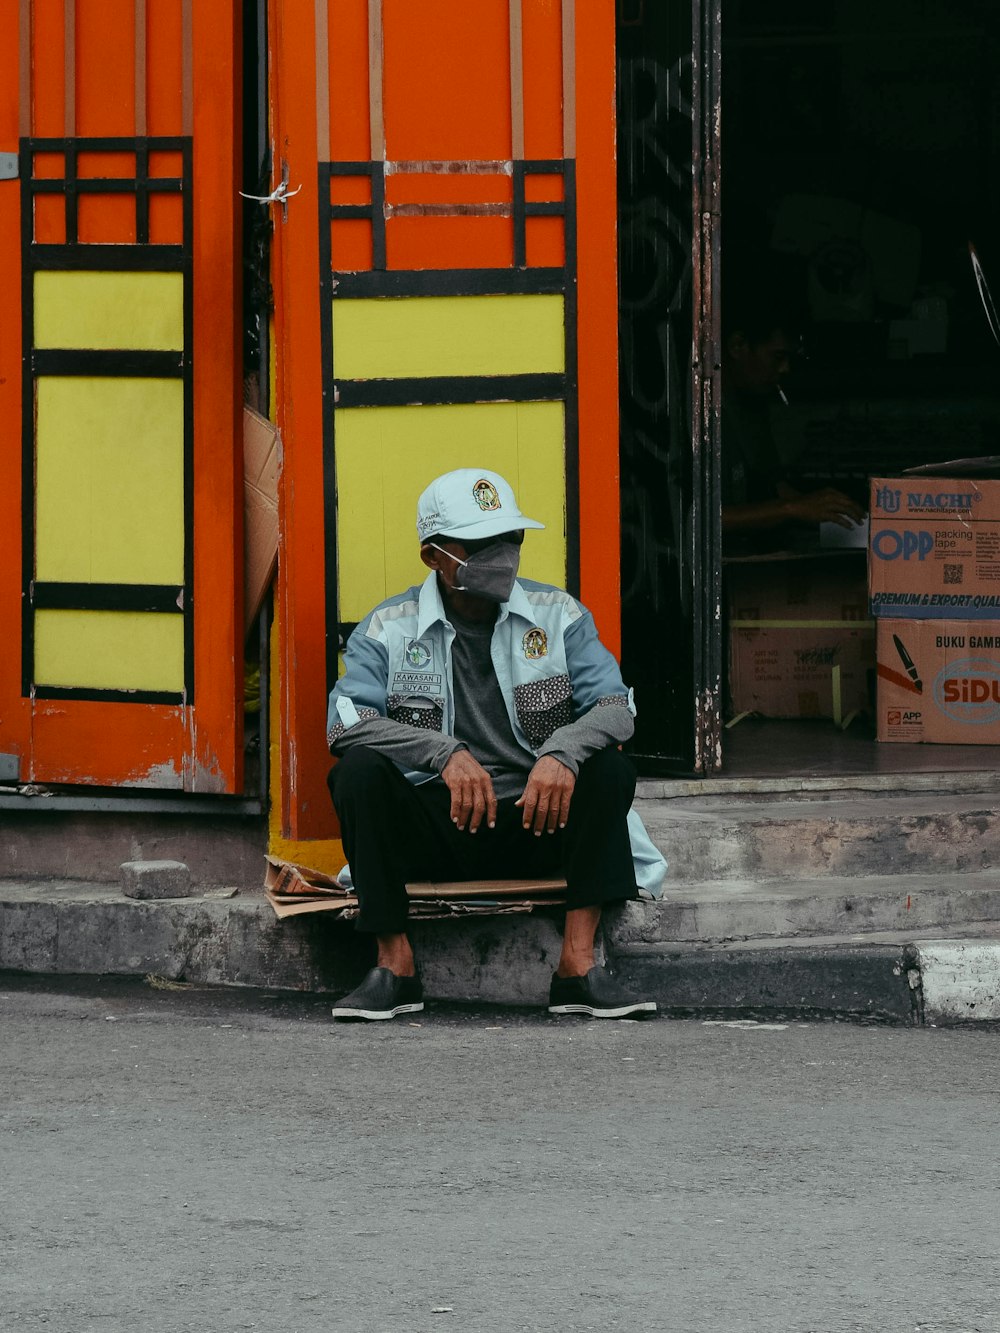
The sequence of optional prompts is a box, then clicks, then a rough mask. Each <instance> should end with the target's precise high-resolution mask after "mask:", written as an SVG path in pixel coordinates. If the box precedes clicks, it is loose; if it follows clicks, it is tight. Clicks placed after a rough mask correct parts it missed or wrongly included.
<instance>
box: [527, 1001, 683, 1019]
mask: <svg viewBox="0 0 1000 1333" xmlns="http://www.w3.org/2000/svg"><path fill="white" fill-rule="evenodd" d="M549 1013H550V1014H589V1015H590V1017H591V1018H626V1017H627V1016H628V1015H629V1014H655V1013H656V1001H655V1000H640V1001H638V1003H636V1004H623V1005H620V1006H619V1008H617V1009H598V1008H597V1007H596V1006H594V1005H591V1004H550V1005H549Z"/></svg>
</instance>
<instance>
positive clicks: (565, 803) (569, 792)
mask: <svg viewBox="0 0 1000 1333" xmlns="http://www.w3.org/2000/svg"><path fill="white" fill-rule="evenodd" d="M572 798H573V788H572V786H566V787H564V788H563V792H562V799H561V800H560V802H559V827H560V828H565V827H566V824H567V821H568V820H569V803H570V801H571V800H572Z"/></svg>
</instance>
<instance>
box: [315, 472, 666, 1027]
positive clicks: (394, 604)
mask: <svg viewBox="0 0 1000 1333" xmlns="http://www.w3.org/2000/svg"><path fill="white" fill-rule="evenodd" d="M544 526H545V525H544V524H543V523H540V522H538V521H537V520H535V519H531V518H527V517H526V516H525V515H524V514H522V512H521V510H520V509H519V507H518V504H517V500H516V498H515V495H514V492H513V490H512V489H511V487H510V486H509V485H508V483H507V482H506V481H505V480H504V478H503V477H501V476H500V475H499V474H497V473H496V472H493V471H490V470H489V469H486V468H471V469H470V468H464V469H460V470H458V471H455V472H449V473H446V474H445V475H444V476H441V477H438V478H437V480H435V481H433V482H431V484H430V485H429V486H428V487H427V489H426V490H425V491H424V492H423V494H422V495H421V496H420V499H419V502H418V505H417V534H418V538H419V542H420V558H421V560H422V561H423V563H424V564H425V565H426V566H427V568H428V570H429V573H428V574H427V577H426V579H425V580H424V582H423V583H422V584H420V585H417V586H415V587H413V588H409V589H408V590H407V591H406V592H403V593H400V594H399V595H398V596H396V597H391V598H389V600H388V601H386V602H383V603H382V604H381V605H380V606H378V607H376V608H375V610H373V611H372V612H371V614H370V615H368V616H367V617H366V618H365V619H364V620H363V621H362V622H361V623H360V624H359V625H358V627H357V629H356V630H355V631H354V633H353V634H352V635H351V637H350V640H349V641H348V644H347V649H346V653H345V660H344V673H343V675H342V676H341V678H340V680H339V681H338V683H337V686H336V688H335V689H334V690H333V692H332V694H331V696H330V706H329V715H328V726H327V739H328V742H329V745H330V749H331V751H332V753H333V754H334V755H335V756H337V759H338V762H337V763H336V764H334V766H333V769H332V771H331V773H330V779H329V785H330V792H331V796H332V798H333V804H334V807H335V809H336V811H337V815H338V818H339V820H340V827H341V836H342V838H343V842H344V850H345V852H346V854H347V858H348V862H349V866H350V873H351V878H352V882H353V885H354V889H355V892H356V893H357V895H358V899H359V916H358V920H357V922H356V925H357V929H358V930H359V931H361V932H362V933H363V934H364V935H367V936H369V937H374V940H375V944H376V948H377V958H376V965H375V966H374V967H373V968H372V969H371V970H370V971H369V972H368V974H367V976H366V977H365V978H364V980H363V981H362V982H361V984H360V986H358V988H357V989H356V990H354V991H352V992H351V994H349V995H347V996H345V997H344V998H343V999H342V1000H340V1001H339V1002H338V1003H337V1004H335V1005H334V1007H333V1015H334V1017H335V1018H352V1019H389V1018H394V1017H395V1016H396V1015H397V1014H403V1013H414V1012H417V1011H419V1010H421V1009H422V1008H423V990H422V986H421V982H420V979H419V976H418V974H417V968H416V965H415V961H414V956H413V950H412V948H411V946H410V941H409V937H408V935H407V914H408V902H407V895H406V887H405V886H406V883H407V881H408V880H409V881H413V880H431V881H435V880H436V881H444V882H447V881H456V880H483V879H487V880H488V879H502V878H519V879H525V878H536V877H564V878H565V880H566V883H567V889H566V909H567V910H566V924H565V930H564V934H563V942H562V952H561V956H560V958H559V962H558V966H557V968H556V970H555V973H554V975H553V977H552V980H551V986H550V989H549V1012H550V1013H554V1014H574V1013H583V1014H589V1015H592V1016H593V1017H595V1018H622V1017H625V1016H626V1015H632V1014H643V1013H652V1012H655V1010H656V1004H655V1002H654V1001H652V1000H650V999H646V998H641V997H639V996H636V995H632V994H630V993H629V992H628V991H626V990H625V989H624V988H623V987H622V986H621V985H620V984H619V983H618V982H617V980H616V979H615V978H613V977H612V976H611V974H610V973H609V972H608V971H606V970H605V969H604V968H602V967H600V966H598V965H597V964H596V962H595V958H594V938H595V933H596V930H597V926H598V923H599V920H600V916H601V911H602V908H604V907H605V906H607V905H609V904H617V903H620V902H622V901H624V900H626V899H629V898H635V897H637V896H638V892H637V887H636V879H635V871H634V865H633V860H632V849H631V845H630V833H629V827H628V823H627V817H628V815H629V810H630V808H631V805H632V798H633V795H634V791H635V769H634V767H633V765H632V762H631V760H630V759H629V758H628V757H627V756H626V755H624V754H623V753H622V751H621V749H620V747H621V745H622V744H623V742H625V741H627V740H628V739H629V738H630V737H631V735H632V731H633V715H634V708H633V705H632V695H631V691H630V690H628V689H627V688H626V687H625V685H624V684H623V682H622V678H621V674H620V671H619V668H618V664H617V662H616V661H615V659H614V657H613V656H612V655H611V653H610V652H609V651H608V650H607V649H606V648H605V647H604V646H603V644H602V643H601V642H600V639H599V638H598V635H597V629H596V627H595V625H594V621H593V618H592V616H591V615H590V613H589V612H588V611H587V610H586V608H585V607H583V606H582V605H581V604H580V603H579V602H578V601H577V600H576V599H575V598H574V597H571V596H570V595H569V594H568V593H567V592H564V591H563V590H562V589H559V588H555V587H551V586H549V585H547V584H542V583H535V582H533V581H531V580H528V579H519V578H518V577H517V574H518V566H519V560H520V555H521V545H522V542H523V540H524V537H525V532H526V531H527V530H531V529H539V528H543V527H544Z"/></svg>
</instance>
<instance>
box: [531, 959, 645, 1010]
mask: <svg viewBox="0 0 1000 1333" xmlns="http://www.w3.org/2000/svg"><path fill="white" fill-rule="evenodd" d="M549 1013H550V1014H590V1016H591V1018H627V1017H628V1015H629V1014H655V1013H656V1001H655V1000H640V999H639V998H638V996H636V995H632V994H631V992H629V991H627V990H625V988H624V987H623V986H620V985H619V984H618V982H617V981H615V980H614V978H613V977H612V976H611V974H610V973H608V972H606V971H605V970H604V968H603V967H596V966H595V967H592V968H591V969H590V971H589V972H588V973H587V975H586V976H585V977H561V976H559V974H558V973H554V974H553V977H552V985H551V986H550V987H549Z"/></svg>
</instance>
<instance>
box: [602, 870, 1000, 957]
mask: <svg viewBox="0 0 1000 1333" xmlns="http://www.w3.org/2000/svg"><path fill="white" fill-rule="evenodd" d="M993 921H1000V871H995V870H985V871H977V872H973V873H970V874H963V875H955V874H953V873H952V874H935V875H917V874H906V873H901V874H898V875H867V876H864V877H851V876H829V877H827V878H825V879H811V880H810V879H796V880H781V881H775V882H770V883H753V882H751V881H747V880H710V881H708V882H705V883H701V884H677V885H676V886H674V885H673V883H672V881H668V883H667V888H666V892H665V893H664V896H663V898H662V899H660V900H659V901H657V902H655V903H649V902H635V903H627V904H626V905H625V906H624V907H623V908H622V909H621V911H620V913H618V914H617V916H616V919H615V921H614V924H613V925H612V926H611V927H610V929H609V942H610V945H611V947H613V948H614V949H615V950H622V949H627V948H628V947H629V946H631V945H634V944H657V943H665V942H669V943H678V944H693V945H703V946H711V945H713V944H717V943H721V942H725V941H727V940H752V939H788V938H790V937H794V936H798V935H805V936H813V937H817V936H824V935H830V936H839V935H847V934H852V935H862V934H867V933H872V932H878V931H901V932H912V931H920V930H930V929H933V930H941V929H950V928H952V927H955V926H960V925H964V924H970V923H976V922H993Z"/></svg>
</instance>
